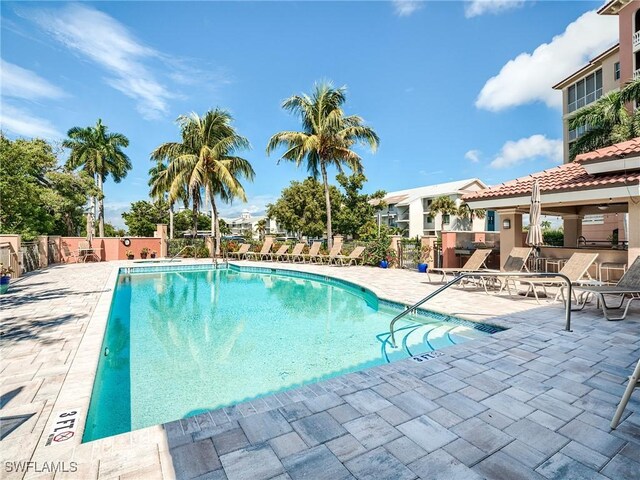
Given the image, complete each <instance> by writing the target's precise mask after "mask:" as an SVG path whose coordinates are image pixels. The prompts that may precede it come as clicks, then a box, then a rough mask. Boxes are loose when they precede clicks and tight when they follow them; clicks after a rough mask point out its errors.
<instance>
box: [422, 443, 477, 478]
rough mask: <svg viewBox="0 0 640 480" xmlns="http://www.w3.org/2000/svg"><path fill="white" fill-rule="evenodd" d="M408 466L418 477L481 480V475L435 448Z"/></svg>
mask: <svg viewBox="0 0 640 480" xmlns="http://www.w3.org/2000/svg"><path fill="white" fill-rule="evenodd" d="M409 468H410V469H411V470H412V471H413V472H414V473H416V474H417V475H419V476H420V478H446V479H447V480H482V477H481V476H480V475H478V474H477V473H475V472H474V471H473V470H471V469H470V468H468V467H467V466H466V465H464V464H463V463H462V462H460V461H459V460H457V459H456V458H454V457H453V456H452V455H450V454H449V453H447V452H446V451H445V450H436V451H435V452H433V453H430V454H429V455H427V456H426V457H423V458H421V459H420V460H417V461H415V462H413V463H411V464H409Z"/></svg>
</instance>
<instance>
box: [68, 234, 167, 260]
mask: <svg viewBox="0 0 640 480" xmlns="http://www.w3.org/2000/svg"><path fill="white" fill-rule="evenodd" d="M129 239H130V240H131V246H129V247H125V246H124V244H123V243H122V241H121V239H120V238H113V237H109V238H99V237H96V238H94V239H93V240H92V241H91V246H92V247H94V248H102V251H101V252H100V253H99V255H100V258H101V260H102V261H103V262H109V261H112V260H126V259H127V257H126V255H125V252H126V251H127V250H131V251H133V254H134V256H135V258H136V259H139V258H140V251H141V250H142V249H143V248H144V247H147V248H148V249H149V251H152V250H155V251H156V252H158V256H159V255H160V239H159V238H151V237H129ZM82 240H85V238H84V237H62V239H61V243H62V245H61V248H60V250H61V252H62V259H63V262H73V261H74V259H73V257H72V255H71V254H72V253H73V252H77V251H78V244H79V243H80V242H81V241H82Z"/></svg>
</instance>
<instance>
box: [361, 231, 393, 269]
mask: <svg viewBox="0 0 640 480" xmlns="http://www.w3.org/2000/svg"><path fill="white" fill-rule="evenodd" d="M390 246H391V238H390V237H389V236H388V235H380V236H377V237H374V238H373V239H371V240H370V241H369V242H368V243H367V248H366V250H365V258H366V263H367V265H377V266H379V267H380V268H389V267H390V266H391V265H392V264H393V261H394V260H395V251H394V250H391V248H390Z"/></svg>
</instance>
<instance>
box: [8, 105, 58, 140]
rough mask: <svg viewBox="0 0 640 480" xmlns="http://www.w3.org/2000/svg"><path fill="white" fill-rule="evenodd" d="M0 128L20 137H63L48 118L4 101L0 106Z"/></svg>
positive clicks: (51, 138)
mask: <svg viewBox="0 0 640 480" xmlns="http://www.w3.org/2000/svg"><path fill="white" fill-rule="evenodd" d="M0 130H2V131H3V132H4V131H7V132H11V133H14V134H16V135H18V136H22V137H37V138H45V139H47V140H54V139H59V138H62V137H64V135H63V134H62V133H61V132H59V131H58V130H57V129H56V127H55V126H54V125H53V124H52V123H51V122H49V121H48V120H45V119H44V118H40V117H35V116H33V115H32V114H30V113H29V112H28V111H26V110H23V109H20V108H16V107H14V106H12V105H8V104H6V103H4V102H3V103H2V105H1V106H0Z"/></svg>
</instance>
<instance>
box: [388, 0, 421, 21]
mask: <svg viewBox="0 0 640 480" xmlns="http://www.w3.org/2000/svg"><path fill="white" fill-rule="evenodd" d="M391 3H392V4H393V13H395V14H396V15H397V16H398V17H408V16H410V15H413V14H414V13H416V12H417V11H418V10H420V9H421V8H422V2H421V1H420V0H392V2H391Z"/></svg>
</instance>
